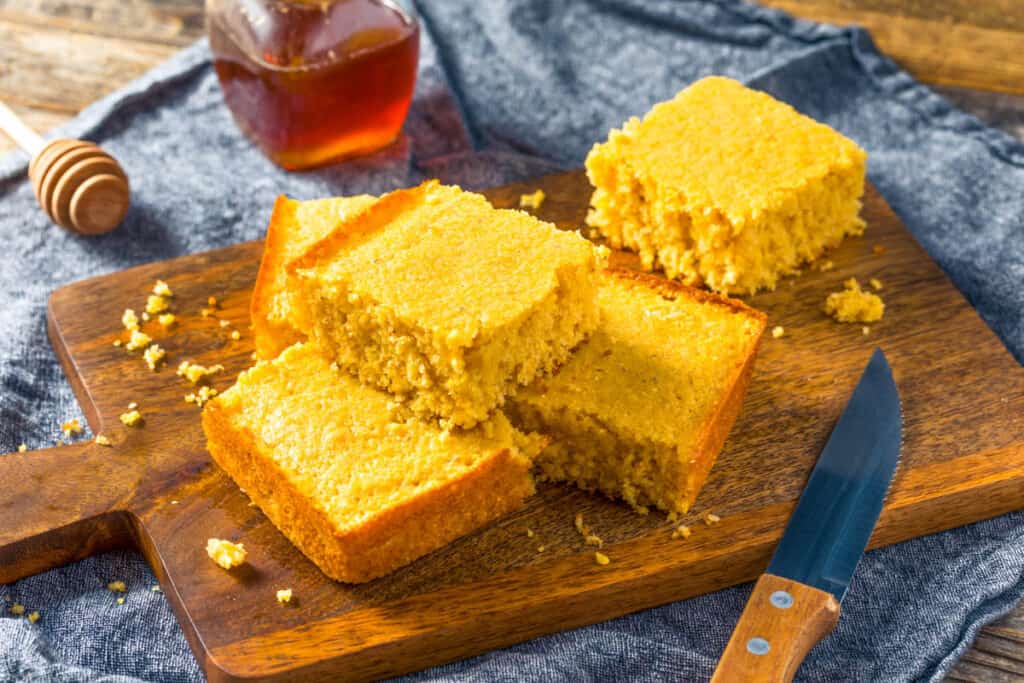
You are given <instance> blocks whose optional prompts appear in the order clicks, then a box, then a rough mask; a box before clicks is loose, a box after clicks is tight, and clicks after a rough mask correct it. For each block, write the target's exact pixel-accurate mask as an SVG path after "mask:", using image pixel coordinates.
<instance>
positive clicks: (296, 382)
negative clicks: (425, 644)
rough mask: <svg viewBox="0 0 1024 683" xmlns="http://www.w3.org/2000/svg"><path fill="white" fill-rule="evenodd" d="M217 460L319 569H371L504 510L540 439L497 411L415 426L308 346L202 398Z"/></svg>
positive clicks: (361, 573) (518, 497) (357, 576)
mask: <svg viewBox="0 0 1024 683" xmlns="http://www.w3.org/2000/svg"><path fill="white" fill-rule="evenodd" d="M203 428H204V430H205V432H206V436H207V440H208V443H207V445H208V447H209V450H210V453H211V454H212V456H213V458H214V460H215V461H216V462H217V463H218V464H219V465H220V466H221V467H222V468H223V469H224V470H225V471H226V472H227V473H228V474H229V475H230V476H231V477H232V478H233V479H234V480H235V481H236V483H238V485H239V486H240V487H242V488H243V489H245V491H246V493H247V494H248V495H249V496H250V497H251V498H252V500H253V501H254V502H255V503H256V504H257V505H258V506H259V507H260V509H262V510H263V512H264V513H265V514H266V515H267V517H268V518H269V519H270V520H271V521H272V522H273V523H274V524H275V525H276V526H277V527H278V528H279V529H281V531H282V532H283V533H284V534H285V536H287V537H288V538H289V540H291V541H292V542H293V543H294V544H295V545H296V546H297V547H298V548H299V549H300V550H301V551H302V552H304V553H305V554H306V555H307V556H308V557H309V558H310V559H311V560H312V561H313V562H315V563H316V564H317V565H318V566H319V567H320V568H321V569H322V570H323V571H324V572H325V573H326V574H327V575H329V576H331V577H333V578H335V579H337V580H340V581H349V582H361V581H367V580H369V579H372V578H374V577H376V576H380V575H382V574H385V573H387V572H389V571H392V570H394V569H396V568H397V567H399V566H402V565H404V564H406V563H408V562H411V561H412V560H414V559H416V558H417V557H419V556H421V555H424V554H426V553H428V552H430V551H432V550H435V549H437V548H439V547H442V546H443V545H445V544H447V543H449V542H450V541H452V540H454V539H455V538H458V537H459V536H462V535H464V534H466V533H469V532H470V531H472V530H474V529H476V528H479V527H480V526H483V525H484V524H486V523H488V522H490V521H492V520H493V519H495V518H497V517H498V516H500V515H502V514H506V513H507V512H510V511H512V510H514V509H516V508H517V507H519V505H521V503H522V501H523V499H524V498H525V497H526V496H528V495H530V494H531V493H532V492H533V481H532V478H531V476H530V473H529V469H530V465H531V459H532V457H533V456H535V455H536V453H537V451H539V450H540V448H541V446H542V445H543V440H542V439H541V438H540V437H536V436H525V435H523V434H521V433H520V432H518V431H516V430H515V429H514V428H513V427H512V426H511V425H510V424H509V422H508V420H507V419H506V418H505V416H504V415H503V414H501V413H500V412H496V413H495V414H494V415H493V417H492V418H491V419H490V420H488V421H486V422H483V423H481V424H480V425H478V426H477V427H476V428H475V429H473V430H469V431H467V430H454V431H451V432H449V431H446V430H443V429H441V428H440V427H438V425H437V422H436V421H431V422H426V421H421V420H419V419H417V418H415V417H414V416H412V415H411V414H410V413H409V411H408V410H406V409H404V408H403V407H402V406H401V405H398V404H397V403H396V402H395V401H393V400H392V397H391V396H390V395H388V394H386V393H384V392H382V391H378V390H376V389H373V388H372V387H369V386H367V385H365V384H361V383H360V382H359V381H358V380H357V379H355V378H354V377H352V376H351V375H349V374H348V373H346V372H344V371H343V370H340V369H336V368H334V367H332V366H331V364H330V362H329V361H328V360H327V359H326V358H325V357H323V356H322V355H321V354H320V353H319V352H318V350H317V349H316V348H315V347H313V346H312V345H308V344H301V343H300V344H297V345H295V346H292V347H290V348H288V349H286V350H285V351H284V352H283V353H282V354H280V355H279V356H278V357H277V358H276V359H274V360H273V361H269V362H267V361H261V362H259V363H257V364H256V365H255V366H254V367H253V368H251V369H249V370H248V371H246V372H244V373H242V374H241V375H240V376H239V378H238V381H237V383H236V384H235V385H234V386H233V387H231V388H230V389H228V390H227V391H225V392H223V393H222V394H221V395H220V396H218V397H217V398H216V399H214V400H213V401H211V402H210V403H209V404H208V405H207V406H206V408H205V410H204V412H203Z"/></svg>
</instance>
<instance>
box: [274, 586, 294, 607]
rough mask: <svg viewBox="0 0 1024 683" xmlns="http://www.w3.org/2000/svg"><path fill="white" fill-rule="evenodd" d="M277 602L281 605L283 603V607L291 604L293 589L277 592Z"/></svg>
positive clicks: (283, 589)
mask: <svg viewBox="0 0 1024 683" xmlns="http://www.w3.org/2000/svg"><path fill="white" fill-rule="evenodd" d="M277 601H278V602H279V603H281V604H282V605H284V604H287V603H289V602H291V601H292V589H291V588H282V589H281V590H279V591H277Z"/></svg>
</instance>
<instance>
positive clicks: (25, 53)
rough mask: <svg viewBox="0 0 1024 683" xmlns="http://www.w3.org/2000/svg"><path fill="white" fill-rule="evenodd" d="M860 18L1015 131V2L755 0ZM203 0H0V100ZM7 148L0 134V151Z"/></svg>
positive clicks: (111, 51) (966, 671)
mask: <svg viewBox="0 0 1024 683" xmlns="http://www.w3.org/2000/svg"><path fill="white" fill-rule="evenodd" d="M765 2H766V4H769V5H773V6H776V7H780V8H783V9H786V10H788V11H790V12H792V13H794V14H796V15H798V16H802V17H806V18H809V19H816V20H820V21H829V22H832V23H840V24H841V23H859V24H862V25H864V26H866V27H868V28H869V29H870V30H871V31H872V34H873V35H874V37H875V40H876V41H877V43H878V44H879V46H880V47H881V48H882V49H883V50H884V51H885V52H887V53H888V54H889V55H891V56H892V57H894V58H895V59H896V60H897V61H898V62H900V64H902V65H903V66H904V67H905V68H906V69H908V70H909V71H910V72H911V73H913V74H914V75H915V76H917V77H918V78H920V79H921V80H924V81H926V82H929V83H931V84H933V85H934V86H936V89H937V90H938V91H939V92H941V93H942V94H944V95H945V96H947V97H948V98H950V99H951V100H953V101H954V102H955V103H957V104H958V105H959V106H961V107H963V108H965V109H967V110H968V111H971V112H972V113H974V114H975V115H977V116H978V117H979V118H981V119H982V120H985V121H987V122H988V123H990V124H991V125H994V126H997V127H1000V128H1003V129H1004V130H1006V131H1008V132H1010V133H1011V134H1013V135H1016V136H1017V137H1018V138H1020V139H1024V50H1021V49H1020V48H1021V46H1024V3H1021V2H1019V0H945V1H944V2H941V3H935V2H932V0H859V1H855V0H765ZM202 6H203V3H202V0H0V99H3V100H4V101H6V102H8V103H9V104H10V105H11V106H12V108H13V109H14V110H15V111H17V112H18V113H19V114H20V115H21V116H23V117H24V118H25V120H26V121H27V122H28V123H29V124H30V125H32V126H33V127H35V128H36V129H37V130H40V131H45V130H48V129H50V128H52V127H54V126H57V125H60V124H61V123H64V122H65V121H67V120H68V119H70V118H71V117H73V116H74V115H75V114H77V113H78V112H79V111H80V110H81V109H82V108H83V107H85V106H86V105H87V104H89V103H90V102H92V101H93V100H95V99H97V98H99V97H101V96H103V95H105V94H107V93H109V92H110V91H112V90H114V89H115V88H117V87H119V86H120V85H122V84H124V83H126V82H127V81H130V80H131V79H133V78H135V77H136V76H139V75H140V74H142V73H143V72H144V71H146V70H147V69H149V68H150V67H152V66H153V65H155V64H157V63H159V62H161V61H162V60H164V59H166V58H167V57H169V56H171V55H172V54H173V53H174V52H175V51H177V50H178V49H180V48H181V47H183V46H185V45H188V44H189V43H191V42H192V41H193V40H195V39H196V38H199V37H200V36H201V35H202V33H203V18H202V13H203V7H202ZM10 147H11V145H10V143H9V142H8V141H7V140H0V152H2V151H4V150H7V149H9V148H10ZM949 680H953V681H983V682H986V683H990V682H991V683H995V682H997V681H999V682H1002V681H1018V680H1024V605H1022V606H1020V607H1018V608H1017V610H1016V611H1015V612H1013V613H1011V614H1010V615H1008V616H1007V617H1005V618H1004V619H1002V620H1000V621H999V622H997V623H995V624H992V625H991V626H988V627H987V628H985V629H984V630H983V631H982V632H981V634H980V635H979V636H978V638H977V640H976V641H975V643H974V646H973V647H972V648H971V650H970V651H969V652H967V654H965V655H964V657H963V659H962V660H961V661H960V662H959V663H958V664H957V666H956V667H955V668H954V670H953V672H952V673H951V674H950V677H949Z"/></svg>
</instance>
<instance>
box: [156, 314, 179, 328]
mask: <svg viewBox="0 0 1024 683" xmlns="http://www.w3.org/2000/svg"><path fill="white" fill-rule="evenodd" d="M157 321H158V322H159V323H160V324H161V325H163V326H164V327H170V326H171V325H174V324H175V323H177V322H178V318H177V317H176V316H175V315H174V314H173V313H162V314H161V315H160V317H158V318H157Z"/></svg>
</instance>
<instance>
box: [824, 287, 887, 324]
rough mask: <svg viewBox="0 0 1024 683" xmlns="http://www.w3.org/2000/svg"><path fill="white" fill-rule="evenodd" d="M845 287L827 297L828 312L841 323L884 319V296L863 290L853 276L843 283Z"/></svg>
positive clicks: (826, 309) (871, 321)
mask: <svg viewBox="0 0 1024 683" xmlns="http://www.w3.org/2000/svg"><path fill="white" fill-rule="evenodd" d="M843 288H844V289H843V291H841V292H833V293H832V294H829V295H828V298H826V299H825V312H826V313H828V314H829V315H830V316H832V317H833V318H835V319H836V320H838V321H839V322H841V323H873V322H875V321H876V320H881V319H882V314H884V313H885V303H884V302H883V301H882V297H880V296H878V295H877V294H872V293H871V292H865V291H864V290H862V289H861V288H860V283H859V282H857V278H853V277H851V278H850V279H849V280H847V281H846V282H844V283H843Z"/></svg>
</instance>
